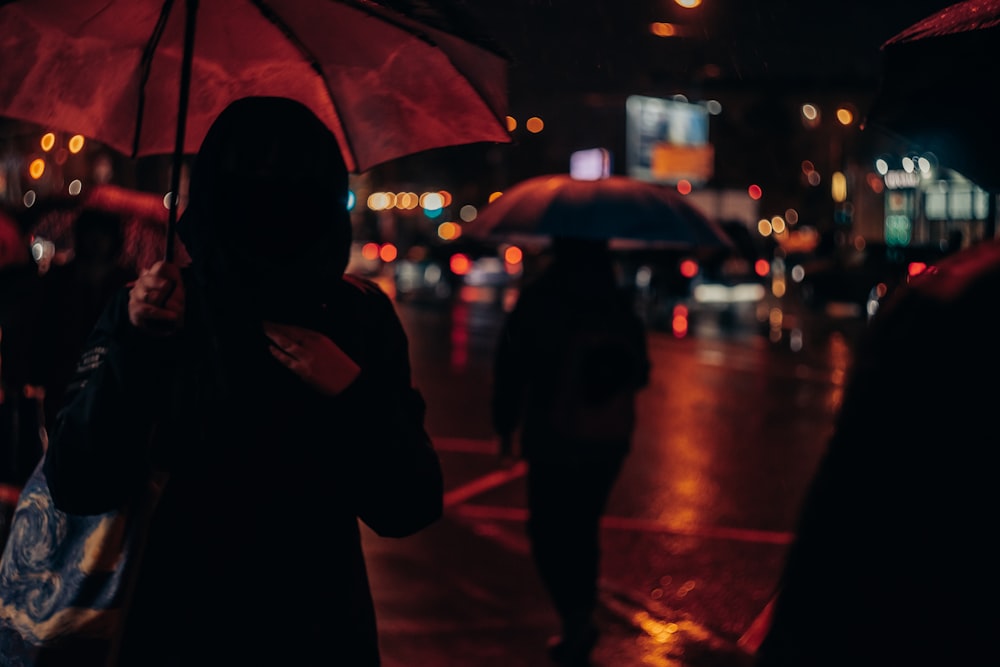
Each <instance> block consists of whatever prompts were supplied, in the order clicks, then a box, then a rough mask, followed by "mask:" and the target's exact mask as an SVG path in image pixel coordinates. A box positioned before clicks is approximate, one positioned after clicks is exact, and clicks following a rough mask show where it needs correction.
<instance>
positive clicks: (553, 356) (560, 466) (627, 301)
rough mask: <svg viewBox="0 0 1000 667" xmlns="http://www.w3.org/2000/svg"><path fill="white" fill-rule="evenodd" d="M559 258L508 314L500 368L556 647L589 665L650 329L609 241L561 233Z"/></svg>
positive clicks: (499, 385)
mask: <svg viewBox="0 0 1000 667" xmlns="http://www.w3.org/2000/svg"><path fill="white" fill-rule="evenodd" d="M551 252H552V261H551V263H550V264H549V265H548V266H547V267H546V268H545V269H544V270H543V271H542V272H541V274H540V275H539V276H538V278H537V279H535V280H533V281H531V282H529V283H528V284H526V285H525V286H524V287H523V289H522V291H521V294H520V296H519V298H518V300H517V303H516V304H515V306H514V308H513V309H512V310H511V312H510V314H509V315H508V317H507V320H506V322H505V323H504V326H503V329H502V331H501V334H500V338H499V341H498V344H497V349H496V356H495V365H494V376H493V381H494V386H493V399H492V401H493V402H492V409H493V421H494V428H495V430H496V432H497V433H498V434H499V437H500V443H501V455H502V456H504V457H505V458H506V457H509V456H511V455H512V454H513V453H514V451H513V450H514V441H515V438H517V437H518V436H519V444H520V452H519V453H520V455H521V456H522V457H523V458H524V459H525V460H526V461H527V463H528V473H527V485H528V490H527V493H528V511H529V519H528V526H527V530H528V537H529V541H530V543H531V550H532V557H533V560H534V563H535V566H536V568H537V571H538V573H539V576H540V577H541V580H542V582H543V584H544V585H545V588H546V590H547V592H548V594H549V596H550V598H551V600H552V603H553V605H554V607H555V610H556V612H557V613H558V615H559V619H560V622H561V633H560V634H559V635H557V636H555V637H553V638H552V640H551V641H550V645H549V653H550V656H551V657H552V659H553V660H554V661H556V662H557V663H559V664H562V665H574V666H577V665H581V666H582V665H587V664H589V656H590V654H591V652H592V650H593V648H594V646H595V644H596V642H597V639H598V628H597V627H596V625H595V623H594V612H595V609H596V606H597V582H598V576H599V571H600V543H599V539H600V535H599V532H600V531H599V529H600V519H601V516H602V514H603V513H604V508H605V505H606V503H607V499H608V497H609V495H610V493H611V490H612V488H613V486H614V483H615V480H616V479H617V476H618V473H619V471H620V470H621V467H622V464H623V462H624V460H625V458H626V455H627V454H628V452H629V449H630V446H631V438H632V432H633V429H634V425H635V396H636V393H637V392H638V391H639V390H640V389H641V388H642V387H644V386H645V385H646V384H647V383H648V380H649V371H650V362H649V358H648V356H647V349H646V332H645V327H644V324H643V322H642V320H641V319H640V318H639V317H638V315H637V313H636V312H635V310H634V308H633V304H632V300H631V298H630V297H629V296H628V295H627V294H626V293H625V292H623V291H622V290H621V289H620V288H619V286H618V283H617V278H616V275H615V267H614V262H613V257H612V255H611V252H610V250H609V248H608V245H607V243H606V242H604V241H592V240H581V239H570V238H557V239H554V240H553V243H552V247H551Z"/></svg>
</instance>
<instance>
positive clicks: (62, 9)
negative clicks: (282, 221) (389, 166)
mask: <svg viewBox="0 0 1000 667" xmlns="http://www.w3.org/2000/svg"><path fill="white" fill-rule="evenodd" d="M458 9H459V8H458V7H456V6H452V5H451V3H450V2H448V0H437V1H436V2H434V3H433V4H432V3H430V2H427V1H425V0H384V1H379V2H375V1H373V0H211V1H210V2H206V3H203V4H202V5H201V6H200V7H199V3H198V1H197V0H185V2H183V3H182V2H174V0H73V1H72V2H70V1H68V0H31V1H27V0H23V1H19V0H13V1H8V2H4V3H0V62H2V63H3V77H0V114H2V115H6V116H10V117H14V118H18V119H21V120H26V121H29V122H33V123H37V124H41V125H47V126H52V127H56V128H59V129H63V130H66V131H72V132H79V133H81V134H83V135H85V136H87V137H89V138H91V139H94V140H97V141H100V142H102V143H104V144H106V145H108V146H110V147H112V148H114V149H116V150H119V151H121V152H122V153H123V154H125V155H128V156H130V157H139V156H144V155H156V154H172V155H173V156H174V157H173V173H172V182H171V192H173V193H175V194H176V193H177V192H178V190H179V182H180V170H181V161H182V157H183V155H184V154H191V153H195V152H196V151H197V150H198V147H199V146H200V144H201V141H202V139H203V138H204V136H205V133H206V132H207V130H208V127H209V125H210V124H211V123H212V121H213V120H214V119H215V118H216V116H218V114H219V113H220V112H221V111H222V109H224V108H225V107H226V106H227V105H228V104H229V103H230V102H232V101H234V100H236V99H239V98H242V97H247V96H260V95H267V96H276V97H288V98H292V99H296V100H298V101H300V102H302V103H303V104H305V105H306V106H307V107H309V108H310V109H312V111H313V112H314V113H315V114H316V115H317V116H318V117H319V118H320V119H321V120H322V121H323V122H324V123H326V124H327V126H328V127H329V128H330V129H331V131H332V132H333V133H334V134H335V135H336V137H337V139H338V141H339V143H340V147H341V151H342V153H343V156H344V162H345V163H346V164H347V167H348V169H349V170H351V171H355V172H360V171H364V170H367V169H368V168H370V167H372V166H374V165H376V164H379V163H382V162H385V161H388V160H391V159H394V158H397V157H400V156H403V155H410V154H413V153H417V152H421V151H424V150H428V149H432V148H439V147H445V146H453V145H459V144H468V143H476V142H507V141H510V136H509V134H508V132H507V129H506V120H505V114H506V87H507V82H506V68H507V59H506V57H505V56H504V55H503V54H502V53H501V52H500V51H499V49H497V48H496V47H495V46H494V45H492V43H490V42H489V41H488V40H487V39H486V38H485V36H484V35H483V34H482V33H481V32H480V31H478V30H477V29H474V28H470V27H468V26H469V25H471V21H469V20H468V19H466V18H464V14H462V13H461V12H459V11H458ZM459 17H463V18H459ZM196 24H197V28H198V29H197V34H196V31H195V27H196ZM462 31H467V34H466V33H463V32H462ZM289 168H290V169H292V168H294V165H289ZM172 200H173V201H171V202H170V210H169V217H168V228H169V233H168V247H167V255H168V259H169V258H170V255H171V254H172V251H171V248H172V243H171V242H172V239H173V225H174V222H175V221H176V216H177V206H176V196H174V197H172Z"/></svg>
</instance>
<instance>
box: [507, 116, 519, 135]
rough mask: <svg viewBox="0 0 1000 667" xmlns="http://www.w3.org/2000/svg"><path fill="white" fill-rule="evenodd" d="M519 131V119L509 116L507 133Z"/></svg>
mask: <svg viewBox="0 0 1000 667" xmlns="http://www.w3.org/2000/svg"><path fill="white" fill-rule="evenodd" d="M516 129H517V119H515V118H514V117H513V116H507V131H508V132H513V131H514V130H516Z"/></svg>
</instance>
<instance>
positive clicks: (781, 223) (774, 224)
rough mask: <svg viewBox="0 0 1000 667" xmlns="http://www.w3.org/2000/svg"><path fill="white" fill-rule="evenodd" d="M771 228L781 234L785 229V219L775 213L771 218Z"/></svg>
mask: <svg viewBox="0 0 1000 667" xmlns="http://www.w3.org/2000/svg"><path fill="white" fill-rule="evenodd" d="M771 229H772V230H774V233H775V234H781V233H782V232H784V231H785V220H784V218H782V217H781V216H780V215H776V216H774V217H773V218H771Z"/></svg>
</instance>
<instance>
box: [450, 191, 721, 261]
mask: <svg viewBox="0 0 1000 667" xmlns="http://www.w3.org/2000/svg"><path fill="white" fill-rule="evenodd" d="M465 232H466V233H467V234H469V235H470V236H473V237H478V238H490V237H494V238H516V237H518V236H528V237H535V238H539V237H541V238H545V237H555V236H564V237H574V238H584V239H603V240H608V241H610V242H611V243H612V245H613V246H614V245H617V246H619V247H628V246H639V245H641V246H645V247H667V248H678V249H688V250H722V249H728V248H730V247H731V246H732V241H731V240H730V239H729V237H728V236H727V235H726V233H725V232H724V231H723V230H722V228H721V227H720V226H719V225H718V224H717V223H716V222H715V221H713V220H712V219H710V218H709V217H708V216H706V215H705V214H704V213H702V212H701V211H700V210H698V209H697V208H696V207H695V206H693V205H692V204H690V203H688V201H687V200H686V199H685V198H684V196H683V195H681V194H680V193H678V192H677V191H676V190H675V189H673V188H670V187H668V186H664V185H658V184H655V183H649V182H646V181H642V180H639V179H636V178H632V177H629V176H610V177H608V178H602V179H598V180H578V179H574V178H572V177H570V176H569V175H568V174H550V175H546V176H536V177H534V178H529V179H528V180H526V181H521V182H520V183H517V184H515V185H514V186H512V187H511V188H509V189H508V190H507V191H505V192H504V193H503V195H502V196H500V197H499V198H498V199H496V200H494V201H493V202H492V203H490V204H488V205H487V206H485V207H484V208H483V210H482V211H480V212H479V215H478V216H477V217H476V219H475V220H473V221H472V222H470V223H468V224H467V225H466V228H465Z"/></svg>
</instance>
